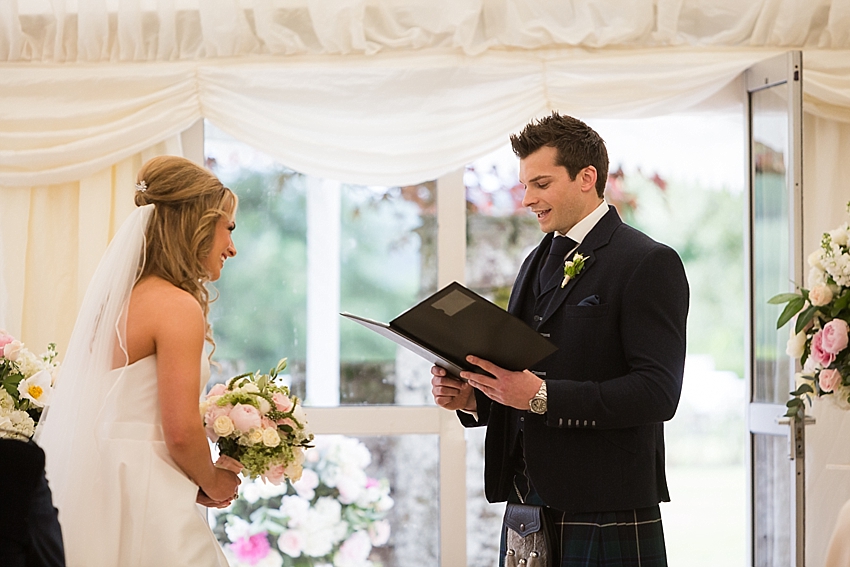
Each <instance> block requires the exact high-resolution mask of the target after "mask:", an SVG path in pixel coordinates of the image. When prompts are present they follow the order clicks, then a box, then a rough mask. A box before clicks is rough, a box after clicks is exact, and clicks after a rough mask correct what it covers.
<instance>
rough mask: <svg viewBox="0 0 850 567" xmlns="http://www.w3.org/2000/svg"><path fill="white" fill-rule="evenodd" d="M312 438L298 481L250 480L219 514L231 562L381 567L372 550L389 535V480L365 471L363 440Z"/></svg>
mask: <svg viewBox="0 0 850 567" xmlns="http://www.w3.org/2000/svg"><path fill="white" fill-rule="evenodd" d="M313 442H314V444H315V447H314V448H311V449H310V450H309V451H306V452H305V461H304V463H303V471H302V475H301V478H300V479H299V480H297V481H295V482H292V481H290V482H287V483H284V484H280V485H274V484H271V483H266V482H263V481H262V480H259V479H258V480H253V481H252V480H245V481H244V482H243V483H242V485H241V486H240V488H239V499H237V500H236V501H234V503H233V504H232V505H231V506H230V507H228V508H225V509H223V510H220V511H214V512H213V514H214V522H213V527H214V531H215V533H216V536H217V537H218V538H219V541H220V542H221V543H222V546H223V547H224V551H225V554H226V555H227V556H228V560H229V561H230V563H231V565H232V566H233V567H247V566H252V567H283V566H286V567H300V566H305V567H306V566H317V567H318V566H327V567H330V566H333V567H377V564H376V563H375V562H374V561H373V560H371V559H370V555H371V553H372V548H373V547H379V546H384V545H386V544H387V542H388V541H389V537H390V525H389V522H388V521H387V519H386V516H387V512H388V511H389V510H390V509H391V508H392V506H393V500H392V498H391V497H390V487H389V483H388V482H387V480H386V479H382V480H377V479H374V478H369V477H368V476H367V475H366V472H365V468H366V467H367V466H368V465H369V464H370V462H371V455H370V454H369V450H368V449H367V448H366V446H365V445H363V443H361V442H360V441H358V440H357V439H353V438H349V437H343V436H339V435H328V436H321V437H317V438H315V439H314V441H313Z"/></svg>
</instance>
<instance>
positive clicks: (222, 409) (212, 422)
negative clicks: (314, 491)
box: [200, 358, 313, 484]
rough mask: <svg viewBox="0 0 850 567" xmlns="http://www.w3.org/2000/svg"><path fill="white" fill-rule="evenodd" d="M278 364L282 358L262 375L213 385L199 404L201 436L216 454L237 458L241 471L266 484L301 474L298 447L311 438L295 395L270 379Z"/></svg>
mask: <svg viewBox="0 0 850 567" xmlns="http://www.w3.org/2000/svg"><path fill="white" fill-rule="evenodd" d="M284 368H286V359H285V358H284V359H282V360H281V361H280V362H279V363H278V365H277V366H276V367H275V368H272V369H271V370H270V371H269V373H268V374H260V373H259V372H256V373H247V374H241V375H239V376H236V377H234V378H231V379H230V380H228V382H227V384H217V385H216V386H214V387H213V388H212V389H210V391H209V393H208V394H207V395H206V397H205V399H204V400H203V401H202V402H201V407H200V410H201V415H202V416H203V419H204V428H205V429H206V432H207V437H209V439H210V441H212V442H214V443H216V445H217V446H218V449H219V452H220V453H221V455H223V456H226V457H229V458H230V459H235V460H236V461H238V462H239V464H240V465H241V469H242V473H243V474H245V475H246V476H248V477H250V478H257V477H261V478H263V479H264V480H268V481H269V482H271V483H272V484H280V483H281V482H283V479H284V478H289V479H292V480H298V479H299V478H301V471H302V464H303V463H304V450H305V449H306V448H308V447H310V441H312V440H313V434H312V433H310V431H309V429H307V415H306V414H305V413H304V409H303V408H302V407H301V403H300V400H299V399H298V398H297V397H295V396H290V394H289V388H287V387H286V386H283V385H278V384H277V383H276V382H275V378H276V377H277V375H278V373H280V372H281V371H282V370H283V369H284Z"/></svg>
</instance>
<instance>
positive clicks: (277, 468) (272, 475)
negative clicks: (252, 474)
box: [263, 465, 286, 484]
mask: <svg viewBox="0 0 850 567" xmlns="http://www.w3.org/2000/svg"><path fill="white" fill-rule="evenodd" d="M285 471H286V467H284V466H283V465H274V466H273V467H271V468H269V470H267V471H266V474H264V475H263V478H265V479H266V480H267V481H269V482H270V483H272V484H280V483H281V482H283V477H284V472H285Z"/></svg>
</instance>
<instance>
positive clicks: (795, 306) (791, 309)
mask: <svg viewBox="0 0 850 567" xmlns="http://www.w3.org/2000/svg"><path fill="white" fill-rule="evenodd" d="M805 304H806V300H805V299H803V298H802V297H799V296H798V297H797V298H795V299H792V300H791V301H789V302H788V305H786V306H785V309H784V310H783V311H782V314H781V315H779V319H777V320H776V328H777V329H779V328H781V327H782V326H783V325H785V323H787V322H788V321H790V320H791V317H793V316H794V315H796V314H797V313H798V312H799V311H800V309H802V308H803V305H805Z"/></svg>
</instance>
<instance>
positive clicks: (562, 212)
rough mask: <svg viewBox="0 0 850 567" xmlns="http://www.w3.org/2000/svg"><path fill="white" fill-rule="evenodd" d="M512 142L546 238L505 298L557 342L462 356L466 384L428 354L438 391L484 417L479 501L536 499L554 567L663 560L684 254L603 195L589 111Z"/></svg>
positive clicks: (474, 417) (547, 122)
mask: <svg viewBox="0 0 850 567" xmlns="http://www.w3.org/2000/svg"><path fill="white" fill-rule="evenodd" d="M511 144H512V146H513V150H514V152H515V153H516V154H517V156H519V158H520V182H521V183H522V184H523V185H524V186H525V197H524V199H523V205H524V206H526V207H528V208H529V209H530V210H531V212H533V213H534V214H535V215H536V216H537V221H538V223H539V224H540V229H541V230H542V231H543V232H544V233H546V235H545V236H544V237H543V240H542V241H541V243H540V245H539V246H538V247H537V248H536V249H535V250H534V251H532V252H531V254H530V255H529V256H528V257H527V258H526V259H525V261H524V262H523V264H522V267H521V268H520V271H519V275H518V276H517V279H516V282H515V283H514V287H513V291H512V293H511V298H510V303H509V305H508V311H510V312H511V313H512V314H514V315H516V316H517V317H519V318H521V319H522V320H523V321H525V322H526V323H528V324H529V325H530V326H531V327H532V328H534V329H536V330H537V331H539V332H540V333H541V334H542V335H543V336H545V337H547V338H548V339H549V340H550V341H552V343H554V344H555V345H556V346H557V347H558V351H557V352H556V353H554V354H552V355H551V356H549V357H547V358H545V359H544V360H542V361H541V362H539V363H538V364H536V365H534V367H533V368H529V369H522V368H507V369H505V368H500V367H498V366H496V365H494V364H492V363H491V362H489V361H487V360H483V359H480V358H477V357H475V356H470V357H469V358H468V360H469V361H470V362H472V363H473V364H476V365H477V366H479V367H480V368H482V369H483V370H485V371H486V372H487V373H489V375H487V374H479V373H473V372H462V373H461V377H462V378H465V379H466V380H468V382H466V383H465V382H461V381H459V380H456V379H454V378H453V377H451V376H449V375H447V373H446V371H445V370H443V369H442V368H439V367H434V368H432V374H433V377H432V381H431V382H432V393H433V395H434V399H435V400H436V403H437V404H438V405H440V406H442V407H444V408H446V409H453V410H460V411H459V412H458V415H459V416H460V420H461V422H462V423H463V425H464V426H467V427H475V426H486V427H487V435H486V441H485V470H484V480H485V492H486V496H487V499H488V500H489V501H490V502H503V501H506V500H507V501H508V502H525V503H528V504H537V505H543V506H545V508H544V513H545V514H546V515H547V516H548V517H549V519H550V521H551V523H552V524H553V525H554V526H555V531H556V533H557V534H558V538H557V541H556V543H555V547H556V549H555V552H556V564H557V565H561V566H562V567H567V566H569V567H578V566H582V567H584V566H595V565H602V564H604V565H606V566H615V565H622V566H632V565H640V566H642V567H662V566H666V565H667V557H666V551H665V546H664V534H663V531H662V526H661V515H660V511H659V506H658V503H659V502H666V501H669V494H668V491H667V482H666V477H665V471H664V429H663V422H664V421H667V420H669V419H670V418H672V417H673V414H674V413H675V411H676V406H677V405H678V402H679V395H680V392H681V387H682V372H683V369H684V361H685V322H686V318H687V312H688V282H687V280H686V278H685V271H684V268H683V266H682V262H681V260H680V259H679V256H678V255H677V254H676V252H674V251H673V250H672V249H670V248H668V247H667V246H664V245H663V244H659V243H658V242H655V241H654V240H652V239H650V238H649V237H648V236H646V235H644V234H642V233H641V232H638V231H637V230H635V229H633V228H631V227H629V226H628V225H626V224H623V222H622V221H621V220H620V217H619V216H618V214H617V211H616V210H615V209H614V207H612V206H610V205H608V204H607V203H606V202H605V200H604V190H605V183H606V181H607V176H608V153H607V150H606V148H605V143H604V142H603V140H602V138H600V136H599V135H598V134H597V133H596V132H595V131H594V130H593V129H591V128H590V127H589V126H587V125H586V124H585V123H583V122H582V121H580V120H577V119H575V118H572V117H570V116H561V115H559V114H558V113H553V114H552V115H551V116H548V117H546V118H543V119H541V120H539V121H536V122H532V123H531V124H528V125H527V126H526V127H525V128H524V129H523V131H522V132H521V133H520V134H519V135H515V136H511ZM472 354H473V355H474V354H475V353H472ZM504 538H505V530H504V527H503V530H502V546H501V554H500V565H501V564H503V563H504V557H505V544H504Z"/></svg>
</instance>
